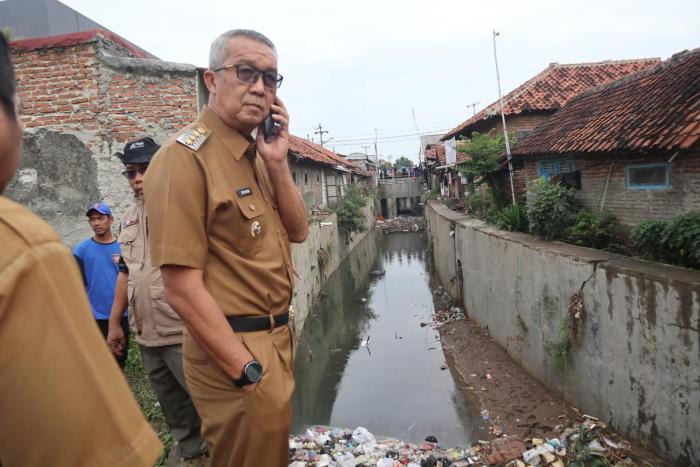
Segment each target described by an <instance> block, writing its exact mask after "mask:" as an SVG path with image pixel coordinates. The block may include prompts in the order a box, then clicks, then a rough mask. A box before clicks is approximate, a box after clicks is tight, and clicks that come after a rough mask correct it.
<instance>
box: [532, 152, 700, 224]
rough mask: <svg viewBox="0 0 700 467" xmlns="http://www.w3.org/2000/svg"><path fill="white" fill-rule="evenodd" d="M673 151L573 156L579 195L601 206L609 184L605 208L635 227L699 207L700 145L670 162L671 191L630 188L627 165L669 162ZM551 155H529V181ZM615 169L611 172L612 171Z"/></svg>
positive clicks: (596, 206)
mask: <svg viewBox="0 0 700 467" xmlns="http://www.w3.org/2000/svg"><path fill="white" fill-rule="evenodd" d="M672 156H673V153H667V154H660V155H626V154H613V155H600V156H580V155H574V169H577V170H581V190H580V191H579V192H578V196H579V198H580V199H581V200H582V201H583V202H584V203H585V204H586V205H587V206H589V207H591V208H600V206H601V202H602V200H603V196H604V193H605V185H606V182H607V180H608V174H610V181H609V182H608V183H607V185H608V187H607V193H606V194H605V203H604V209H605V210H607V211H609V212H610V213H612V214H613V215H615V216H616V217H617V218H618V219H619V220H620V222H622V223H623V224H626V225H628V226H634V225H636V224H638V223H639V222H640V221H642V220H645V219H670V218H673V217H675V216H678V215H680V214H684V213H688V212H690V211H698V210H700V177H699V176H698V174H700V148H695V149H694V150H692V151H687V152H683V153H679V154H678V155H677V156H676V157H675V158H674V159H673V160H672V161H671V163H670V172H669V181H670V188H669V189H668V190H630V189H628V188H627V176H626V172H625V166H626V165H627V164H638V163H654V162H667V161H668V160H669V159H670V158H671V157H672ZM553 158H554V157H552V156H549V157H548V156H540V157H535V158H531V157H527V158H526V160H525V173H526V176H527V179H528V180H534V179H535V178H538V177H539V170H538V167H539V161H541V160H547V159H553ZM611 168H612V171H611Z"/></svg>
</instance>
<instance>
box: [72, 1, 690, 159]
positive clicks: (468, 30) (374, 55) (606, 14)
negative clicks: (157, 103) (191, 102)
mask: <svg viewBox="0 0 700 467" xmlns="http://www.w3.org/2000/svg"><path fill="white" fill-rule="evenodd" d="M61 1H63V2H64V3H65V4H67V5H69V6H71V7H72V8H74V9H76V10H77V11H79V12H81V13H82V14H84V15H86V16H88V17H89V18H91V19H93V20H94V21H97V22H98V23H100V24H102V25H103V26H105V27H107V28H109V29H111V30H112V31H114V32H116V33H117V34H120V35H121V36H123V37H125V38H126V39H128V40H130V41H131V42H133V43H135V44H137V45H138V46H140V47H141V48H143V49H145V50H148V51H149V52H151V53H152V54H154V55H156V56H158V57H160V58H161V59H163V60H168V61H174V62H183V63H190V64H194V65H198V66H206V64H207V57H208V53H209V44H210V43H211V41H212V39H213V38H214V37H215V36H216V35H218V34H219V33H221V32H223V31H225V30H228V29H233V28H249V29H256V30H258V31H260V32H262V33H264V34H265V35H267V36H268V37H269V38H270V39H272V41H273V42H274V43H275V44H276V46H277V49H278V54H279V71H280V73H281V74H283V75H284V83H283V85H282V87H281V88H280V90H279V95H280V97H281V98H282V99H283V100H284V101H285V103H286V105H287V107H288V109H289V112H290V118H291V122H290V123H291V131H292V133H293V134H296V135H297V136H301V137H306V136H307V135H309V136H311V137H314V139H315V141H316V142H318V135H314V127H316V126H318V124H319V123H321V124H322V125H323V128H324V130H328V131H329V133H326V134H324V140H328V139H329V138H333V139H332V140H331V141H330V142H329V143H327V144H326V147H328V148H329V149H333V148H335V150H336V152H339V153H343V154H347V153H350V152H364V151H365V149H363V147H362V146H363V145H366V146H369V147H368V148H367V150H368V151H369V152H370V153H374V135H375V130H374V129H375V128H376V129H377V135H378V141H379V143H378V149H379V155H380V156H384V157H385V158H386V157H388V156H392V157H393V160H396V158H397V157H399V156H401V155H405V156H407V157H409V158H411V159H413V160H414V161H415V160H417V156H418V148H419V143H418V137H417V136H416V126H415V124H414V120H413V115H412V110H413V109H414V110H415V116H416V122H417V124H418V129H419V131H420V132H421V133H422V134H430V133H438V132H443V133H444V132H445V131H447V130H449V129H452V128H453V127H455V126H457V125H458V124H459V123H461V122H462V121H464V120H466V119H467V118H469V117H470V116H471V115H472V106H471V104H472V103H475V102H478V104H477V106H476V108H477V111H478V110H479V109H480V108H483V107H485V106H486V105H488V104H490V103H491V102H493V101H495V100H496V99H497V98H498V88H497V86H496V72H495V67H494V57H493V43H492V30H494V29H495V30H496V31H499V32H500V36H499V37H498V39H497V47H498V59H499V66H500V72H501V86H502V89H503V93H504V94H506V93H507V92H509V91H511V90H512V89H514V88H515V87H517V86H518V85H520V84H521V83H523V82H524V81H526V80H527V79H529V78H531V77H532V76H534V75H535V74H537V73H538V72H540V71H541V70H543V69H544V68H546V67H547V65H548V64H549V63H551V62H559V63H579V62H596V61H602V60H620V59H631V58H645V57H660V58H662V59H666V58H668V57H669V56H671V55H672V54H674V53H676V52H679V51H682V50H685V49H693V48H696V47H700V1H697V0H665V1H658V0H657V1H652V0H635V1H628V0H603V1H600V0H593V1H587V2H581V1H577V2H570V1H555V0H551V1H545V0H531V1H522V0H520V1H497V0H492V1H486V2H471V1H466V0H462V1H444V0H430V1H421V2H414V1H407V0H404V1H380V0H374V1H368V0H354V1H352V2H342V3H341V2H333V1H332V0H323V1H321V0H319V1H316V0H313V1H312V0H308V1H307V0H298V1H293V0H291V1H290V0H286V1H277V0H262V1H260V0H257V1H254V0H251V1H247V2H234V1H218V0H198V1H192V0H189V1H183V0H169V1H167V2H159V1H147V0H138V1H137V0H120V1H118V2H112V1H110V2H107V1H103V0H61ZM361 138H364V140H363V139H361Z"/></svg>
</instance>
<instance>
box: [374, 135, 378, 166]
mask: <svg viewBox="0 0 700 467" xmlns="http://www.w3.org/2000/svg"><path fill="white" fill-rule="evenodd" d="M377 131H378V130H377V129H376V128H375V129H374V158H375V159H377V157H378V156H377Z"/></svg>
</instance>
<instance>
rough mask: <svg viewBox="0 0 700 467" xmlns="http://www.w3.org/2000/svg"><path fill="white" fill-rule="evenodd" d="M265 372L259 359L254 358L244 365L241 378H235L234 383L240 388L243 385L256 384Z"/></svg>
mask: <svg viewBox="0 0 700 467" xmlns="http://www.w3.org/2000/svg"><path fill="white" fill-rule="evenodd" d="M262 374H263V367H262V365H261V364H260V362H259V361H257V360H255V359H253V360H251V361H249V362H248V363H246V364H245V366H244V367H243V374H242V375H241V377H240V378H238V379H234V380H233V384H235V385H236V387H238V388H242V387H243V386H248V385H249V384H255V383H257V382H258V381H260V378H262Z"/></svg>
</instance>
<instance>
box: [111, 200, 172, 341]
mask: <svg viewBox="0 0 700 467" xmlns="http://www.w3.org/2000/svg"><path fill="white" fill-rule="evenodd" d="M147 222H148V219H147V216H146V210H145V207H144V203H143V201H142V200H139V199H136V200H134V204H133V205H132V206H131V207H130V208H129V209H127V210H126V212H125V213H124V215H123V216H122V222H121V224H120V226H119V237H118V240H119V246H120V247H121V250H122V259H123V260H124V263H126V267H127V268H128V269H129V287H128V289H127V293H128V297H129V326H130V327H131V329H133V330H134V334H135V335H136V341H137V342H138V343H139V344H141V345H144V346H146V347H160V346H164V345H173V344H181V343H182V330H183V328H184V324H183V322H182V319H180V316H178V314H177V313H175V311H174V310H173V309H172V308H171V307H170V305H168V303H167V302H166V301H165V296H164V292H165V289H164V288H163V278H162V277H161V275H160V268H159V267H157V266H153V264H152V262H151V254H150V248H149V246H148V237H147V232H148V228H147V225H148V224H147Z"/></svg>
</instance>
